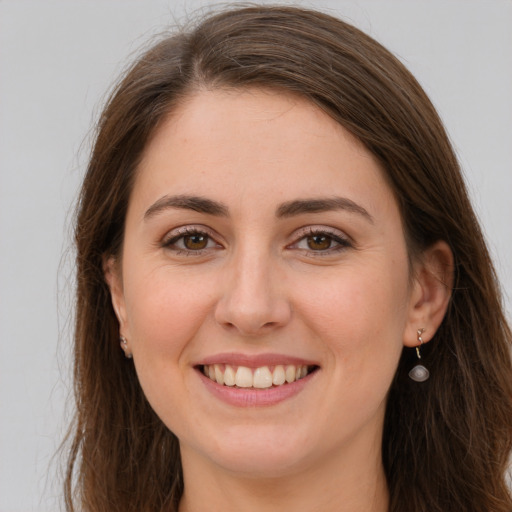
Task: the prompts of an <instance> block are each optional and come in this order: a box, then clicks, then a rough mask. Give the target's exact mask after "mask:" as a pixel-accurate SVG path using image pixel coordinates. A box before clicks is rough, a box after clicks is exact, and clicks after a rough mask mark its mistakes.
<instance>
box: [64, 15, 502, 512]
mask: <svg viewBox="0 0 512 512" xmlns="http://www.w3.org/2000/svg"><path fill="white" fill-rule="evenodd" d="M219 87H229V88H243V87H267V88H268V87H271V88H274V89H279V90H282V91H283V92H284V93H287V92H292V93H294V94H299V95H302V96H303V97H305V98H306V99H308V100H309V101H311V102H313V103H314V104H316V105H317V106H318V107H320V108H321V109H323V111H325V112H326V113H327V114H329V115H330V116H331V117H332V118H334V119H335V120H336V121H337V122H339V123H340V124H341V125H342V126H344V127H345V128H346V129H347V130H349V131H350V132H351V133H352V134H354V135H355V136H356V137H358V138H359V140H361V141H362V143H363V144H364V145H365V146H366V147H367V148H368V150H369V151H371V152H372V153H373V154H374V155H375V156H376V158H377V159H378V160H379V161H380V163H381V165H382V167H383V168H384V170H385V172H386V175H387V178H388V180H389V183H390V185H391V187H392V189H393V190H394V193H395V195H396V198H397V201H398V203H399V206H400V209H401V214H402V219H403V223H404V226H405V233H406V238H407V242H408V246H409V252H410V255H411V258H414V257H415V255H417V254H419V253H420V252H421V251H422V250H423V249H425V248H427V247H428V246H429V245H431V244H432V243H433V242H435V241H437V240H444V241H446V242H447V243H448V244H449V246H450V247H451V249H452V251H453V254H454V258H455V286H454V290H453V294H452V299H451V303H450V305H449V309H448V311H447V314H446V316H445V319H444V321H443V323H442V325H441V327H440V328H439V330H438V332H437V333H436V335H435V336H434V339H433V340H432V341H431V342H430V343H429V344H428V345H427V346H426V347H425V352H424V360H425V364H426V365H428V366H429V368H430V369H431V378H430V380H429V381H427V382H426V383H422V384H418V383H415V382H412V381H411V380H410V379H408V377H407V372H408V370H409V369H410V368H411V366H412V364H413V363H412V358H413V357H414V354H413V353H412V352H411V350H410V349H406V348H404V350H403V354H402V357H401V359H400V362H399V366H398V369H397V372H396V376H395V379H394V381H393V383H392V386H391V389H390V391H389V398H388V404H387V411H386V419H385V428H384V435H383V445H382V452H383V463H384V468H385V471H386V474H387V480H388V485H389V491H390V510H391V511H392V512H426V511H427V510H428V511H429V512H447V511H452V510H453V511H454V510H464V511H465V512H470V511H474V512H490V511H492V512H510V511H511V510H512V500H511V497H510V494H509V491H508V489H507V485H506V482H505V473H506V468H507V462H508V457H509V454H510V452H511V449H512V367H511V358H510V345H511V332H510V329H509V327H508V325H507V323H506V320H505V318H504V314H503V308H502V304H501V302H500V293H499V288H498V284H497V281H496V276H495V273H494V270H493V267H492V263H491V260H490V257H489V254H488V251H487V248H486V245H485V242H484V239H483V236H482V233H481V230H480V227H479V225H478V222H477V220H476V218H475V215H474V213H473V210H472V207H471V205H470V202H469V200H468V196H467V192H466V188H465V185H464V182H463V179H462V177H461V173H460V170H459V166H458V163H457V160H456V157H455V155H454V152H453V150H452V148H451V146H450V143H449V141H448V138H447V135H446V133H445V130H444V128H443V125H442V123H441V121H440V119H439V117H438V115H437V113H436V111H435V109H434V108H433V106H432V104H431V103H430V101H429V100H428V98H427V97H426V95H425V93H424V92H423V90H422V89H421V87H420V86H419V84H418V83H417V81H416V80H415V79H414V78H413V77H412V75H411V74H410V73H409V72H408V71H407V70H406V69H405V67H404V66H403V65H402V64H401V63H400V62H399V61H398V60H397V59H396V58H395V57H394V56H393V55H391V54H390V53H389V52H388V51H387V50H386V49H384V48H383V47H382V46H381V45H380V44H379V43H377V42H376V41H374V40H373V39H371V38H370V37H368V36H367V35H365V34H364V33H362V32H361V31H359V30H358V29H356V28H354V27H353V26H351V25H349V24H347V23H344V22H343V21H340V20H338V19H335V18H333V17H331V16H329V15H326V14H322V13H319V12H314V11H310V10H305V9H299V8H293V7H277V6H276V7H268V6H266V7H263V6H259V7H258V6H253V7H244V8H235V9H229V10H226V11H223V12H220V13H218V14H215V15H212V16H209V17H207V18H206V19H204V20H203V21H201V22H200V23H199V24H196V26H194V27H193V28H191V29H189V30H187V31H181V32H179V33H177V34H175V35H172V36H170V37H166V38H164V39H163V40H161V41H160V42H159V43H158V44H156V45H155V46H154V47H152V48H151V49H150V50H149V51H147V52H146V53H145V54H144V55H143V56H142V57H141V58H140V59H139V60H138V61H137V62H136V63H135V64H134V65H133V66H132V67H131V69H129V71H128V72H127V73H126V74H125V76H124V77H123V78H122V80H121V81H120V83H119V84H118V86H117V87H116V89H115V90H114V91H113V93H112V95H111V97H110V99H109V101H108V103H107V105H106V107H105V109H104V111H103V114H102V115H101V118H100V120H99V124H98V130H97V137H96V142H95V146H94V148H93V151H92V155H91V159H90V163H89V167H88V170H87V175H86V177H85V180H84V183H83V188H82V191H81V196H80V200H79V205H78V210H77V217H76V246H77V300H76V332H75V367H74V375H75V395H76V405H77V414H76V419H75V423H74V425H73V427H72V433H71V438H72V448H71V452H70V457H69V461H68V473H67V480H66V492H65V496H66V505H67V509H68V510H69V511H72V510H77V508H75V507H76V506H77V507H78V509H79V510H83V511H94V512H101V511H105V512H107V511H108V512H114V511H122V512H130V511H133V512H135V511H136V512H142V511H147V512H156V511H163V510H169V511H172V510H176V508H177V504H178V502H179V499H180V497H181V493H182V491H183V481H182V474H181V465H180V456H179V447H178V441H177V439H176V437H175V436H174V435H173V434H172V432H170V431H169V430H168V429H167V428H166V427H165V425H164V424H163V423H162V422H161V421H160V419H159V418H158V417H157V416H156V414H155V413H154V412H153V411H152V409H151V407H150V406H149V404H148V402H147V401H146V399H145V397H144V395H143V392H142V390H141V388H140V386H139V383H138V381H137V377H136V374H135V370H134V366H133V364H132V363H131V362H130V361H129V360H127V359H125V357H124V355H123V353H122V351H121V350H120V349H119V341H118V336H119V325H118V323H117V320H116V317H115V314H114V312H113V310H112V306H111V301H110V296H109V290H108V288H107V285H106V283H105V280H104V274H103V265H102V262H103V258H104V257H105V256H111V255H113V256H116V255H118V254H119V252H120V250H121V248H122V242H123V228H124V219H125V215H126V210H127V205H128V201H129V197H130V192H131V188H132V184H133V181H134V175H135V173H136V171H137V165H138V163H139V161H140V159H141V155H142V153H143V151H144V148H145V147H146V145H147V143H148V140H149V138H150V137H151V135H152V134H153V133H154V131H155V129H156V127H157V126H158V125H159V123H160V121H161V120H162V119H163V118H164V117H165V116H166V115H167V114H168V113H169V112H170V111H172V109H173V107H174V106H175V105H176V104H178V103H179V102H180V101H182V100H183V98H185V97H186V96H187V95H190V94H191V93H193V92H194V91H197V90H200V89H202V88H219Z"/></svg>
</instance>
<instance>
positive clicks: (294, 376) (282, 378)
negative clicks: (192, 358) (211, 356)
mask: <svg viewBox="0 0 512 512" xmlns="http://www.w3.org/2000/svg"><path fill="white" fill-rule="evenodd" d="M202 370H203V373H204V374H205V375H206V377H208V378H209V379H210V380H213V381H215V382H217V384H220V385H221V386H230V387H232V386H237V387H239V388H257V389H267V388H270V387H272V386H282V385H283V384H285V383H288V384H291V383H292V382H295V381H296V380H299V379H303V378H304V377H306V375H307V374H308V367H307V366H306V365H297V366H296V365H293V364H290V365H286V366H284V365H277V366H274V367H269V366H262V367H260V368H248V367H246V366H238V367H233V366H230V365H229V364H210V365H204V366H203V368H202Z"/></svg>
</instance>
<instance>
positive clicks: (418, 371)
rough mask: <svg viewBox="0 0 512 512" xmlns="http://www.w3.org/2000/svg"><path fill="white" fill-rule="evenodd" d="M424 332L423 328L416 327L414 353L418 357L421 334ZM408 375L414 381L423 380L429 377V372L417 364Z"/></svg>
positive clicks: (421, 341)
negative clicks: (416, 334) (416, 341)
mask: <svg viewBox="0 0 512 512" xmlns="http://www.w3.org/2000/svg"><path fill="white" fill-rule="evenodd" d="M424 332H425V329H418V331H417V333H418V342H419V345H418V346H417V347H416V355H417V356H418V359H421V354H420V348H421V346H422V345H423V339H422V337H421V335H422V334H423V333H424ZM409 377H410V378H411V379H412V380H413V381H415V382H425V381H426V380H428V379H429V377H430V372H429V371H428V370H427V369H426V368H425V367H424V366H423V365H422V364H417V365H416V366H415V367H414V368H413V369H412V370H411V371H410V372H409Z"/></svg>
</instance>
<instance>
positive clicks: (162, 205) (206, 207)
mask: <svg viewBox="0 0 512 512" xmlns="http://www.w3.org/2000/svg"><path fill="white" fill-rule="evenodd" d="M169 208H177V209H183V210H193V211H195V212H199V213H206V214H208V215H215V216H217V217H228V216H229V212H228V209H227V207H226V206H225V205H223V204H222V203H219V202H217V201H213V200H212V199H207V198H205V197H199V196H187V195H178V196H164V197H162V198H160V199H159V200H158V201H156V202H155V203H153V204H152V205H151V206H150V207H149V208H148V209H147V210H146V213H145V214H144V219H145V220H147V219H149V218H150V217H153V216H154V215H156V214H157V213H160V212H162V211H164V210H168V209H169Z"/></svg>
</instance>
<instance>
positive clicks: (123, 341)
mask: <svg viewBox="0 0 512 512" xmlns="http://www.w3.org/2000/svg"><path fill="white" fill-rule="evenodd" d="M119 342H120V343H121V348H122V349H123V352H124V355H125V357H126V358H127V359H131V358H132V357H133V356H132V355H131V354H130V352H128V342H127V341H126V338H125V337H123V336H119Z"/></svg>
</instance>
